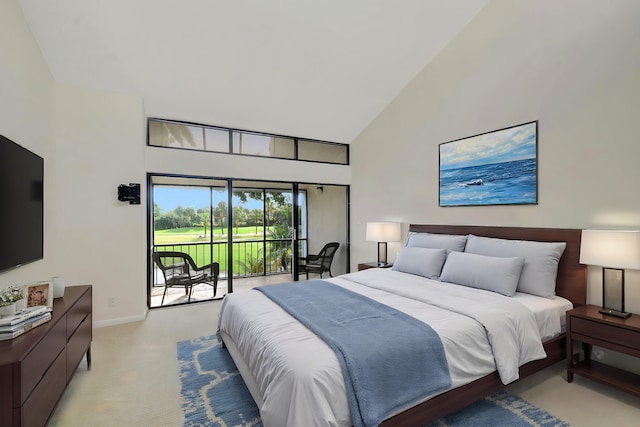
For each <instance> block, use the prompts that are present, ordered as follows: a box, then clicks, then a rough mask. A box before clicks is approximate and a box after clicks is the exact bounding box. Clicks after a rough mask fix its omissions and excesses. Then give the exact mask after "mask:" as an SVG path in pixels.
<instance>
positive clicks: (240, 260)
mask: <svg viewBox="0 0 640 427" xmlns="http://www.w3.org/2000/svg"><path fill="white" fill-rule="evenodd" d="M257 229H258V233H257V234H256V227H255V226H250V227H238V229H237V230H236V228H235V227H234V230H233V231H234V233H233V241H234V245H233V261H234V262H233V264H234V272H235V273H236V274H240V275H245V274H256V273H260V272H262V271H264V265H262V263H261V259H262V258H263V244H262V237H263V232H262V227H258V228H257ZM207 231H208V232H209V231H210V230H207ZM224 231H226V229H225V230H224ZM213 240H214V245H213V259H214V261H217V262H218V263H220V271H221V272H226V271H227V247H228V245H227V235H226V233H225V234H221V233H220V229H219V228H218V229H214V234H213ZM246 240H259V242H246V243H243V241H246ZM209 241H210V235H209V234H208V233H207V234H206V235H205V234H204V229H203V228H202V227H192V228H178V229H171V230H158V231H156V232H155V236H154V243H155V244H156V245H173V246H172V247H171V246H170V247H167V248H158V250H175V251H179V252H186V253H188V254H189V255H190V256H191V257H192V258H193V259H194V260H195V261H196V263H197V264H198V265H199V266H202V265H206V264H209V263H210V262H211V251H210V246H209V244H208V243H209ZM194 243H196V244H194ZM197 243H202V244H197ZM279 247H282V244H281V243H280V242H272V243H269V242H268V243H267V255H271V253H272V250H276V249H277V248H279ZM268 258H270V259H267V263H268V264H269V265H268V270H269V269H270V270H272V271H273V270H277V269H278V268H279V265H280V264H279V263H280V257H279V256H269V257H268Z"/></svg>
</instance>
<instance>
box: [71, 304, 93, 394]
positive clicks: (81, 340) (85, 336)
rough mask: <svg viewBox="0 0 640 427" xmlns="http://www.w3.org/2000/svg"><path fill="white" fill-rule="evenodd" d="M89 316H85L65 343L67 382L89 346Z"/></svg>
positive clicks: (90, 329)
mask: <svg viewBox="0 0 640 427" xmlns="http://www.w3.org/2000/svg"><path fill="white" fill-rule="evenodd" d="M91 331H92V328H91V314H89V315H87V316H86V317H85V318H84V320H83V321H82V323H80V326H78V328H77V329H76V331H75V333H74V334H73V335H71V338H69V341H68V342H67V382H68V381H70V380H71V377H72V376H73V373H74V372H75V370H76V368H77V367H78V365H79V364H80V362H81V361H82V358H83V357H84V355H85V353H86V352H87V350H88V349H89V346H90V345H91Z"/></svg>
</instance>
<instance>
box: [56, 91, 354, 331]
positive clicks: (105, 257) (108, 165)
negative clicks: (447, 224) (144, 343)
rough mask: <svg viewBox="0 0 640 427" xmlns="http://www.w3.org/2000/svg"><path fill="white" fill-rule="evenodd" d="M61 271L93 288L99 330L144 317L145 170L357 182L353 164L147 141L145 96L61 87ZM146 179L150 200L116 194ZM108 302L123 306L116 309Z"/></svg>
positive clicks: (70, 279) (58, 224)
mask: <svg viewBox="0 0 640 427" xmlns="http://www.w3.org/2000/svg"><path fill="white" fill-rule="evenodd" d="M56 106H57V108H56V109H57V133H56V139H57V144H58V146H57V150H56V158H57V163H58V165H59V172H58V175H57V186H58V188H59V191H58V205H59V207H60V208H59V210H58V211H57V212H56V215H55V224H56V236H55V239H56V242H57V251H58V252H59V253H60V254H62V259H61V260H60V262H59V264H58V269H57V272H56V274H57V275H60V276H62V277H63V278H64V279H65V280H66V281H67V282H68V283H69V282H70V283H92V284H93V285H94V297H93V299H94V301H93V302H94V322H95V323H96V325H97V326H105V325H110V324H114V323H120V322H126V321H133V320H141V319H143V318H144V316H145V313H146V303H147V291H146V283H147V282H146V267H147V264H146V263H147V260H146V253H147V252H146V251H147V243H146V233H147V217H146V215H147V208H146V201H147V200H146V188H145V185H146V184H145V183H146V174H147V173H152V172H153V173H171V174H182V175H190V176H210V177H232V178H246V179H273V180H282V181H287V180H294V181H295V180H310V181H313V182H315V181H318V180H319V179H321V178H323V177H326V176H327V175H328V174H331V175H330V176H332V177H333V179H334V180H337V181H338V182H340V183H344V181H347V182H348V181H349V180H350V177H351V176H350V172H351V171H350V167H345V166H336V165H318V164H307V163H304V164H301V163H299V162H296V163H294V162H291V161H283V160H276V159H264V158H254V157H244V156H233V155H224V154H216V153H202V152H194V151H187V150H174V149H166V148H158V147H146V146H145V142H146V121H145V120H146V119H145V111H144V102H143V99H142V98H140V97H135V96H129V95H123V94H116V93H111V92H104V91H99V90H92V89H85V88H79V87H73V86H67V85H62V84H60V85H58V89H57V104H56ZM128 183H140V184H141V185H142V203H141V204H140V205H130V204H129V203H126V202H124V203H123V202H120V201H118V200H117V197H116V196H117V191H116V189H117V187H118V185H119V184H128ZM109 298H116V306H115V307H109V304H108V302H109Z"/></svg>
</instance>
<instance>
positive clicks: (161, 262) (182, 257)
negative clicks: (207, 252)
mask: <svg viewBox="0 0 640 427" xmlns="http://www.w3.org/2000/svg"><path fill="white" fill-rule="evenodd" d="M152 257H153V261H154V262H155V263H156V265H157V266H158V268H160V270H162V275H163V276H164V292H163V293H162V302H161V303H160V305H163V304H164V297H165V295H166V294H167V289H168V288H174V287H184V293H185V294H186V295H188V298H187V302H189V301H191V291H192V290H193V286H194V285H198V284H200V283H205V284H207V285H210V286H213V296H214V297H215V296H216V292H217V291H218V276H219V275H220V265H219V264H218V263H217V262H212V263H211V264H208V265H205V266H203V267H198V266H197V265H196V263H195V262H194V261H193V258H191V256H190V255H189V254H186V253H184V252H154V253H153V255H152Z"/></svg>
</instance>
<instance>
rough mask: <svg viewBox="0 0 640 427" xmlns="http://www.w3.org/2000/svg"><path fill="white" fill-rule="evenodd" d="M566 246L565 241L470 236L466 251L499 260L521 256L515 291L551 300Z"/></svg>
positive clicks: (554, 292)
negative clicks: (534, 240)
mask: <svg viewBox="0 0 640 427" xmlns="http://www.w3.org/2000/svg"><path fill="white" fill-rule="evenodd" d="M566 247H567V244H566V243H565V242H553V243H547V242H532V241H528V240H508V239H495V238H490V237H478V236H474V235H472V234H470V235H469V237H468V239H467V246H466V247H465V252H469V253H473V254H479V255H488V256H498V257H523V258H524V266H523V267H522V274H521V275H520V282H519V283H518V292H525V293H527V294H532V295H538V296H541V297H544V298H553V297H554V296H555V294H556V276H557V275H558V262H559V261H560V257H561V256H562V253H563V252H564V249H565V248H566Z"/></svg>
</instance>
